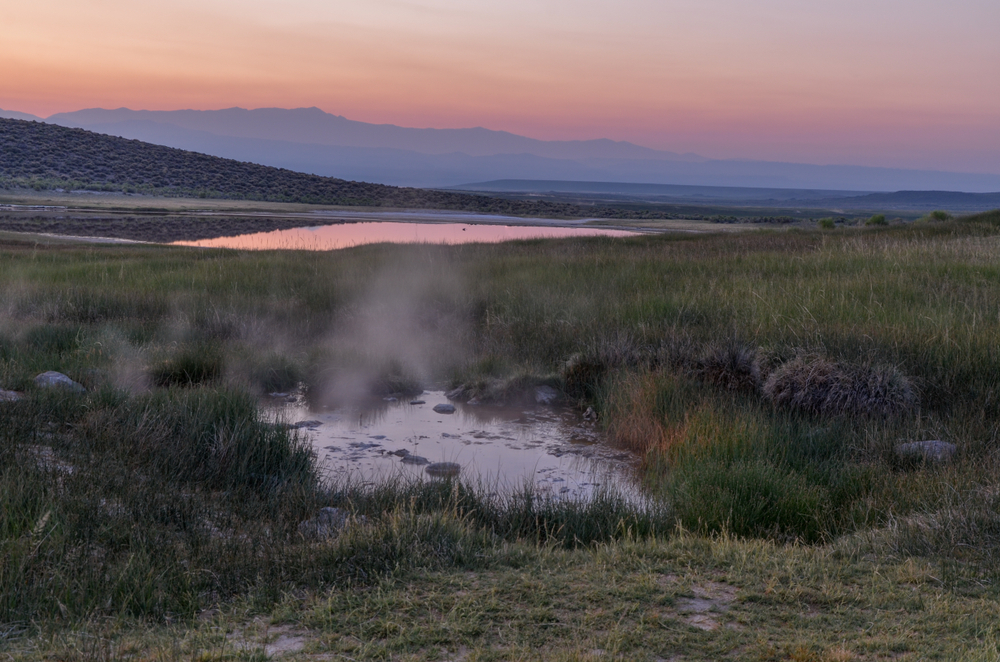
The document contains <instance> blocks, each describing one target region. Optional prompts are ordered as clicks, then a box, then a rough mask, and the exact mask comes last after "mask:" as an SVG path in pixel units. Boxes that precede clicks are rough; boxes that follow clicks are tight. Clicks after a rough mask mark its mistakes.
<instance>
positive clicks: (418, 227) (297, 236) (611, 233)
mask: <svg viewBox="0 0 1000 662" xmlns="http://www.w3.org/2000/svg"><path fill="white" fill-rule="evenodd" d="M636 234H637V233H636V232H630V231H628V230H614V229H604V228H593V227H579V225H559V226H550V225H502V224H495V223H449V222H443V223H430V222H409V223H408V222H393V221H374V222H359V223H354V222H350V223H337V224H334V225H320V226H314V227H305V228H293V229H290V230H275V231H273V232H258V233H254V234H245V235H238V236H235V237H216V238H213V239H200V240H197V241H178V242H175V244H177V245H180V246H202V247H211V248H236V249H244V250H273V249H288V250H313V251H328V250H335V249H338V248H349V247H351V246H361V245H363V244H376V243H383V242H388V243H396V244H399V243H428V244H465V243H472V242H487V243H495V242H501V241H510V240H513V239H539V238H559V237H599V236H604V237H629V236H635V235H636Z"/></svg>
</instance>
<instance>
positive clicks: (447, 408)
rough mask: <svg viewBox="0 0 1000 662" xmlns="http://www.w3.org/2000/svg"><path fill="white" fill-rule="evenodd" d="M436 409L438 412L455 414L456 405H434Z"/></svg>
mask: <svg viewBox="0 0 1000 662" xmlns="http://www.w3.org/2000/svg"><path fill="white" fill-rule="evenodd" d="M434 411H435V412H437V413H438V414H454V413H455V405H449V404H440V405H434Z"/></svg>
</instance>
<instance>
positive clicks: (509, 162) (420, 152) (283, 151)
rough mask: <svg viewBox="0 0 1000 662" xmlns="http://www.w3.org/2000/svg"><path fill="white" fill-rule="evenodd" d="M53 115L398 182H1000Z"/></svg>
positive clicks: (363, 128)
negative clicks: (504, 180)
mask: <svg viewBox="0 0 1000 662" xmlns="http://www.w3.org/2000/svg"><path fill="white" fill-rule="evenodd" d="M45 121H47V122H51V123H55V124H61V125H64V126H70V127H79V128H85V129H88V130H91V131H98V132H101V133H107V134H110V135H116V136H121V137H125V138H134V139H138V140H143V141H147V142H152V143H155V144H160V145H166V146H169V147H177V148H180V149H186V150H191V151H197V152H203V153H206V154H212V155H215V156H221V157H225V158H231V159H237V160H241V161H250V162H253V163H259V164H262V165H270V166H276V167H281V168H287V169H289V170H295V171H299V172H306V173H312V174H317V175H323V176H329V177H339V178H342V179H348V180H356V181H370V182H379V183H384V184H392V185H396V186H422V187H451V186H458V185H461V184H466V183H469V182H477V181H478V182H481V181H491V180H500V179H519V180H525V179H541V180H579V181H602V182H622V183H625V182H647V183H652V184H672V185H684V186H730V187H750V188H757V187H764V188H790V189H801V188H805V189H838V190H854V191H873V192H877V191H898V190H904V189H905V190H952V191H968V192H990V191H1000V175H990V174H975V173H954V172H939V171H927V170H906V169H897V168H874V167H865V166H850V165H811V164H800V163H782V162H770V161H748V160H710V159H706V158H703V157H700V156H698V155H695V154H677V153H674V152H666V151H659V150H653V149H649V148H646V147H641V146H638V145H634V144H631V143H627V142H615V141H611V140H584V141H544V140H535V139H533V138H527V137H524V136H519V135H516V134H513V133H508V132H505V131H491V130H488V129H483V128H473V129H413V128H406V127H400V126H395V125H391V124H368V123H365V122H357V121H354V120H349V119H346V118H344V117H341V116H338V115H331V114H329V113H325V112H323V111H321V110H319V109H318V108H297V109H291V110H286V109H281V108H261V109H257V110H245V109H242V108H229V109H226V110H212V111H202V110H179V111H146V110H138V111H136V110H129V109H127V108H119V109H117V110H104V109H100V108H94V109H88V110H81V111H77V112H73V113H60V114H57V115H53V116H51V117H49V118H48V119H46V120H45Z"/></svg>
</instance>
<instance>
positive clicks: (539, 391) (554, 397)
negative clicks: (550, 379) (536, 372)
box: [535, 385, 559, 405]
mask: <svg viewBox="0 0 1000 662" xmlns="http://www.w3.org/2000/svg"><path fill="white" fill-rule="evenodd" d="M558 400H559V391H557V390H555V389H554V388H552V387H551V386H544V385H543V386H536V387H535V404H539V405H552V404H555V403H556V402H557V401H558Z"/></svg>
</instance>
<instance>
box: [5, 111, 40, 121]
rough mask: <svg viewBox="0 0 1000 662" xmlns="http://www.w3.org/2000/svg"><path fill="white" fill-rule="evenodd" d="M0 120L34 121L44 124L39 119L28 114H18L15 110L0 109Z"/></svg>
mask: <svg viewBox="0 0 1000 662" xmlns="http://www.w3.org/2000/svg"><path fill="white" fill-rule="evenodd" d="M0 118H3V119H7V120H34V121H36V122H44V121H45V120H43V119H42V118H41V117H37V116H35V115H30V114H28V113H19V112H17V111H16V110H3V109H0Z"/></svg>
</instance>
